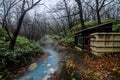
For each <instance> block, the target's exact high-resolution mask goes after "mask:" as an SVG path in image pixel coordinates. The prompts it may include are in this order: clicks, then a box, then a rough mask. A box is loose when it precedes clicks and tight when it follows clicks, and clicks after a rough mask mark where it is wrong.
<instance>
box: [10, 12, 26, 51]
mask: <svg viewBox="0 0 120 80" xmlns="http://www.w3.org/2000/svg"><path fill="white" fill-rule="evenodd" d="M24 16H25V12H24V13H23V14H22V15H21V16H20V18H19V20H18V23H17V29H16V30H15V32H14V33H13V36H12V40H11V41H10V45H9V49H10V50H14V46H15V43H16V39H17V36H18V34H19V32H20V28H21V25H22V22H23V19H24Z"/></svg>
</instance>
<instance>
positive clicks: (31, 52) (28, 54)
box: [0, 29, 43, 80]
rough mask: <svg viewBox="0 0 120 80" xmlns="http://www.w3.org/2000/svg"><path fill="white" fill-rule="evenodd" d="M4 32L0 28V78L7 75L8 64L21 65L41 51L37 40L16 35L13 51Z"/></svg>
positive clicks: (0, 79)
mask: <svg viewBox="0 0 120 80" xmlns="http://www.w3.org/2000/svg"><path fill="white" fill-rule="evenodd" d="M5 37H6V32H5V31H4V30H3V29H0V80H2V79H5V78H6V77H7V76H9V74H10V72H9V69H8V66H9V65H10V66H18V65H19V66H22V65H25V64H27V63H28V62H29V61H31V60H32V58H33V57H34V56H38V55H41V54H42V53H43V51H42V48H41V47H40V45H39V43H38V42H35V41H29V40H28V39H26V38H25V37H21V36H18V37H17V40H16V44H15V48H14V51H11V50H9V43H10V42H9V41H8V42H6V41H5Z"/></svg>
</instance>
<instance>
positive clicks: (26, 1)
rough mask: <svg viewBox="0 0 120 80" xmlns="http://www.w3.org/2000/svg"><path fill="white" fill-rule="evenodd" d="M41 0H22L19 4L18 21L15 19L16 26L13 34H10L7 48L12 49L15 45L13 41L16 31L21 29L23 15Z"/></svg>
mask: <svg viewBox="0 0 120 80" xmlns="http://www.w3.org/2000/svg"><path fill="white" fill-rule="evenodd" d="M40 1H41V0H37V1H35V0H31V1H29V0H22V4H21V14H20V16H19V18H18V21H17V27H16V30H15V31H14V33H13V36H12V40H11V41H10V45H9V49H10V50H14V46H15V43H16V39H17V36H18V33H19V31H20V29H21V25H22V22H23V19H24V16H25V14H26V13H27V12H28V11H29V10H31V9H32V8H33V7H35V6H36V5H37V4H38V3H39V2H40Z"/></svg>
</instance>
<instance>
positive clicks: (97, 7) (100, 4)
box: [84, 0, 114, 24]
mask: <svg viewBox="0 0 120 80" xmlns="http://www.w3.org/2000/svg"><path fill="white" fill-rule="evenodd" d="M113 1H114V0H95V1H94V0H92V1H91V0H87V1H86V0H84V2H85V3H86V4H87V5H88V6H89V7H90V8H91V9H92V10H94V11H95V12H96V15H97V20H98V24H101V16H100V12H101V10H102V8H104V7H105V6H107V5H109V4H110V3H112V2H113Z"/></svg>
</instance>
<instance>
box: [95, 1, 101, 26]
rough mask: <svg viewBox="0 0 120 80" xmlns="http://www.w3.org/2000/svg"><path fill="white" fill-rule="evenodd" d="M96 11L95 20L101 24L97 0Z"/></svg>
mask: <svg viewBox="0 0 120 80" xmlns="http://www.w3.org/2000/svg"><path fill="white" fill-rule="evenodd" d="M96 13H97V21H98V24H101V19H100V10H99V1H98V0H96Z"/></svg>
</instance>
